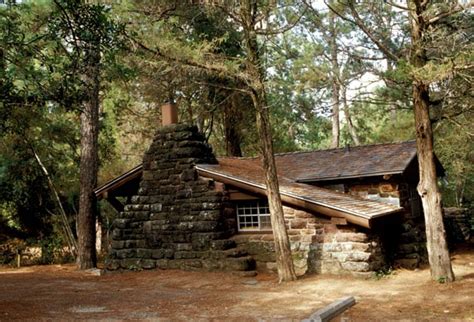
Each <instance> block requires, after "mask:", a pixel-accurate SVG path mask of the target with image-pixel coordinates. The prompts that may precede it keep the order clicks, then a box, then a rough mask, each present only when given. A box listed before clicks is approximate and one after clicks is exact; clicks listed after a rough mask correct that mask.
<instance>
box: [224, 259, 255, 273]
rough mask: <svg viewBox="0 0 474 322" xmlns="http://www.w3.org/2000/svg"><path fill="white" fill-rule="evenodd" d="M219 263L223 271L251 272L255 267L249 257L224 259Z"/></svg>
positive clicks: (253, 261)
mask: <svg viewBox="0 0 474 322" xmlns="http://www.w3.org/2000/svg"><path fill="white" fill-rule="evenodd" d="M221 263H222V270H224V271H252V270H255V266H256V265H255V260H254V259H253V258H252V257H251V256H245V257H236V258H232V257H231V258H226V259H224V260H223V261H222V262H221Z"/></svg>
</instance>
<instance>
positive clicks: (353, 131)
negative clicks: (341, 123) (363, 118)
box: [342, 86, 360, 145]
mask: <svg viewBox="0 0 474 322" xmlns="http://www.w3.org/2000/svg"><path fill="white" fill-rule="evenodd" d="M346 90H347V89H346V86H343V88H342V101H343V104H344V117H345V118H346V122H347V127H348V129H349V133H350V135H351V138H352V141H354V144H355V145H360V139H359V135H357V131H356V129H355V127H354V124H353V123H352V118H351V112H350V111H349V105H348V104H347V96H346Z"/></svg>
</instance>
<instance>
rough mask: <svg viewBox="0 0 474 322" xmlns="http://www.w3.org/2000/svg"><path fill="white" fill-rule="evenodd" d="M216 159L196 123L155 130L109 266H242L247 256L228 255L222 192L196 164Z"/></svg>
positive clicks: (249, 265)
mask: <svg viewBox="0 0 474 322" xmlns="http://www.w3.org/2000/svg"><path fill="white" fill-rule="evenodd" d="M199 163H207V164H213V163H217V160H216V159H215V157H214V155H213V153H212V149H211V148H210V146H209V145H208V144H207V143H205V140H204V136H203V135H202V134H201V133H199V132H198V129H197V127H195V126H189V125H184V124H172V125H168V126H165V127H162V128H160V129H158V131H157V133H156V135H155V138H154V141H153V143H152V144H151V146H150V148H149V149H148V151H147V152H146V153H145V155H144V158H143V175H142V179H141V182H140V188H139V190H138V193H137V195H136V196H133V197H132V198H131V201H130V203H128V204H127V205H126V206H125V209H124V211H123V212H121V213H120V215H119V216H118V218H117V219H116V220H115V221H114V224H113V231H112V244H111V250H110V252H109V257H108V259H107V262H106V265H107V269H109V270H117V269H125V270H127V269H151V268H161V269H166V268H180V269H189V270H227V271H246V270H252V269H253V268H254V265H255V262H254V261H253V259H251V258H250V257H248V256H245V255H243V256H242V257H235V256H234V257H229V254H230V253H231V252H229V249H232V248H235V247H236V245H235V242H233V241H232V240H228V239H227V238H228V237H230V235H231V234H232V232H231V231H229V227H228V226H227V225H226V221H225V218H224V217H223V211H222V209H223V207H222V206H223V202H224V195H223V192H222V191H219V190H218V189H215V186H214V182H213V181H210V180H208V179H202V178H200V177H199V176H198V173H197V171H196V168H195V165H196V164H199Z"/></svg>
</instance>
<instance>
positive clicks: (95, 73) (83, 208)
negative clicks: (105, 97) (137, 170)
mask: <svg viewBox="0 0 474 322" xmlns="http://www.w3.org/2000/svg"><path fill="white" fill-rule="evenodd" d="M87 51H88V52H87V53H86V55H87V57H86V64H87V66H86V71H85V73H84V76H83V81H84V83H85V84H86V88H87V99H86V101H84V103H83V106H82V108H83V110H82V112H81V161H80V194H79V215H78V241H79V243H78V246H79V249H78V267H79V269H88V268H92V267H95V266H96V261H97V259H96V248H95V242H96V228H95V222H96V217H97V216H96V211H97V207H96V198H95V196H94V188H95V187H96V186H97V172H98V147H99V145H98V134H99V89H100V51H99V47H98V45H97V46H93V48H89V49H88V50H87Z"/></svg>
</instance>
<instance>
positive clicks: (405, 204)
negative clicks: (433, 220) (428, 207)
mask: <svg viewBox="0 0 474 322" xmlns="http://www.w3.org/2000/svg"><path fill="white" fill-rule="evenodd" d="M335 187H337V188H338V189H339V190H342V191H343V192H345V193H349V194H351V195H354V196H357V197H361V198H366V199H371V200H376V201H379V202H387V203H391V204H395V205H398V206H400V207H402V208H403V209H404V211H403V212H402V213H401V214H398V220H397V221H394V222H391V223H390V224H389V225H387V226H384V227H383V230H380V231H379V235H381V236H385V237H387V238H385V240H383V241H382V243H383V244H384V248H385V253H386V255H387V256H386V261H387V263H388V264H389V265H393V266H395V267H403V268H409V269H413V268H416V267H419V266H420V265H421V264H423V263H427V260H428V258H427V251H426V233H425V224H424V218H423V210H422V206H421V200H420V198H419V196H418V194H417V192H416V183H414V182H412V183H409V182H408V181H407V180H406V179H404V178H402V177H400V176H394V177H390V178H389V179H383V178H379V179H367V180H359V181H354V182H351V183H345V184H341V185H337V186H335ZM328 188H332V187H328Z"/></svg>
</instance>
